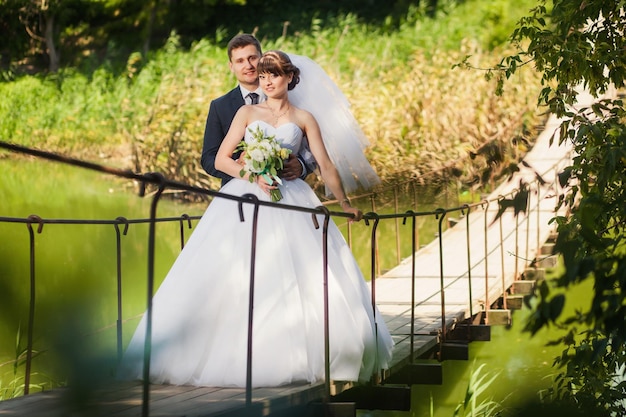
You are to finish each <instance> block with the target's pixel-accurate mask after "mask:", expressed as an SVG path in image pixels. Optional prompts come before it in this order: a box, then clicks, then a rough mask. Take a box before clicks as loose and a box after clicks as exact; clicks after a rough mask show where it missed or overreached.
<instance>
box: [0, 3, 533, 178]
mask: <svg viewBox="0 0 626 417" xmlns="http://www.w3.org/2000/svg"><path fill="white" fill-rule="evenodd" d="M532 2H533V1H532V0H525V1H524V2H519V3H516V6H515V7H512V6H506V7H505V6H504V4H506V3H507V2H504V1H501V2H498V3H497V4H499V5H501V7H499V8H498V9H497V11H494V10H493V8H492V7H491V5H492V2H490V1H472V2H462V3H456V2H441V15H439V16H438V17H437V18H436V19H429V18H425V17H424V12H423V10H421V9H420V8H418V7H415V8H411V7H409V9H410V11H409V12H407V14H406V15H405V17H404V18H403V19H402V21H401V22H400V23H399V24H398V26H396V24H395V23H394V19H395V18H392V17H390V21H389V22H388V23H386V24H385V25H383V26H377V25H374V24H370V23H366V22H364V21H363V19H362V18H361V17H360V16H358V15H356V14H346V15H344V16H337V17H329V18H325V19H322V18H316V19H313V20H312V21H311V22H310V23H309V26H307V27H306V30H305V31H298V30H296V28H294V27H293V26H288V27H287V30H286V32H285V36H280V37H278V38H276V39H273V38H271V37H270V35H269V32H267V33H265V32H263V33H261V32H259V33H257V35H258V36H259V38H260V39H261V40H262V41H263V44H264V48H265V49H274V48H280V49H284V50H286V51H288V52H293V53H297V54H302V55H308V56H310V57H312V58H313V59H315V60H316V61H317V62H319V63H320V65H322V67H323V68H324V69H326V70H327V72H328V73H329V74H330V76H331V77H332V78H333V79H334V80H335V81H336V82H337V84H338V85H339V87H340V88H341V89H342V90H343V91H344V92H345V93H346V95H347V96H348V99H349V100H350V102H351V103H352V110H353V112H354V114H355V116H356V118H357V120H359V122H360V123H361V125H362V127H363V130H364V132H365V134H366V135H367V137H368V138H370V142H371V145H372V146H371V147H370V148H369V149H368V157H369V158H370V160H371V161H372V162H373V164H374V165H375V168H376V170H377V172H378V173H379V174H380V175H381V177H383V180H384V181H393V180H395V179H415V178H422V179H424V178H426V177H428V176H430V177H431V178H434V177H437V176H443V177H447V178H451V177H454V178H459V180H460V181H461V182H463V183H465V184H468V185H471V186H480V184H481V183H490V182H491V181H493V179H494V178H496V177H498V176H500V175H505V174H506V171H505V168H506V167H508V166H511V164H513V165H514V162H515V161H517V160H518V159H519V158H520V157H521V156H523V154H524V152H525V149H523V148H525V146H522V144H524V143H526V144H528V142H530V141H531V140H532V138H533V137H534V135H535V132H536V129H537V126H538V124H539V123H540V117H539V115H538V114H537V113H536V112H535V109H534V107H535V106H534V103H532V101H531V100H528V97H532V96H534V95H535V93H536V91H538V88H539V79H538V78H537V77H536V76H535V74H534V73H532V72H530V71H527V72H525V73H523V74H522V73H520V74H519V77H518V79H517V82H516V85H515V87H514V88H511V89H510V90H509V91H508V92H507V94H505V95H503V96H496V94H495V93H494V92H493V83H492V82H489V81H486V80H485V79H484V78H483V77H481V75H480V74H472V73H469V72H465V71H458V70H455V69H453V68H452V67H453V64H454V63H456V62H458V61H459V60H460V59H461V57H463V56H464V55H466V54H467V53H469V52H472V53H475V54H478V55H480V58H477V59H476V62H481V61H486V60H488V59H495V58H494V57H496V56H500V54H501V53H503V50H502V47H501V46H500V47H496V49H495V50H493V51H492V50H490V49H489V47H488V45H487V44H489V45H492V42H491V41H489V42H487V41H485V37H487V34H488V33H489V32H490V31H492V30H494V26H492V25H485V24H484V21H485V19H488V18H487V16H493V15H494V13H496V14H497V15H498V16H499V17H498V18H497V19H496V18H491V21H493V22H496V21H497V27H498V28H500V29H499V30H505V28H508V29H509V31H510V30H512V28H513V25H514V22H515V20H516V19H517V18H518V16H519V15H520V14H521V10H522V8H524V7H529V5H530V4H532ZM524 4H525V5H526V6H524ZM502 10H507V12H503V11H502ZM396 27H398V29H396ZM459 27H462V28H463V30H459V29H458V28H459ZM216 36H218V37H219V38H220V39H228V38H229V37H230V36H227V35H226V33H219V34H217V35H216ZM112 47H113V46H112ZM107 57H108V58H111V59H107V60H105V62H104V63H103V65H101V66H98V67H95V68H91V69H90V70H89V71H84V70H81V69H71V68H66V69H62V70H61V71H59V72H58V73H57V74H51V75H47V76H45V75H37V76H25V77H20V78H18V79H16V80H15V81H14V82H11V83H3V84H0V94H2V96H3V97H6V100H3V101H2V102H0V136H1V137H2V138H3V139H5V140H8V141H11V142H15V143H18V144H23V145H27V146H35V147H39V148H43V149H47V150H53V151H58V152H62V153H71V154H73V155H75V156H79V157H86V158H88V159H96V160H98V161H99V162H103V163H108V164H114V165H116V166H121V167H124V168H130V169H132V170H134V171H137V172H149V171H157V172H161V173H163V174H165V175H166V176H167V177H168V178H171V179H174V180H179V181H182V182H186V183H190V184H192V185H198V186H203V187H210V188H217V187H218V186H219V183H218V182H217V181H214V180H213V179H212V178H209V177H208V176H207V175H206V174H205V173H204V171H203V170H202V169H201V168H200V166H199V163H198V160H199V155H200V152H201V146H202V139H201V138H202V136H203V132H204V126H205V121H206V112H207V110H208V106H209V103H210V100H211V99H213V98H215V97H218V96H219V95H221V94H223V93H224V92H226V91H228V90H230V89H231V88H232V86H233V85H234V79H233V77H232V75H231V74H230V73H229V70H228V66H227V62H226V52H225V50H224V48H223V47H222V46H220V45H219V43H215V42H212V41H211V40H209V39H208V38H207V39H202V40H200V41H198V42H195V43H193V44H192V45H190V46H189V47H186V46H185V45H184V41H183V40H182V37H181V36H180V35H178V34H177V33H172V34H171V35H170V37H169V38H168V40H167V42H166V43H165V45H164V46H163V47H162V48H161V49H159V50H157V51H154V52H151V53H149V54H147V55H146V54H143V53H141V52H134V53H132V54H130V55H129V56H128V58H127V59H126V58H123V57H124V55H123V54H120V55H119V56H118V55H116V54H115V53H112V52H108V54H107ZM490 57H491V58H490ZM120 60H122V61H121V63H120ZM90 65H91V64H90ZM361 91H365V92H366V94H361ZM33 97H38V98H36V99H34V100H33ZM468 156H471V159H468ZM451 161H452V162H451ZM429 181H433V180H432V179H429ZM313 185H314V186H320V182H319V181H318V180H313Z"/></svg>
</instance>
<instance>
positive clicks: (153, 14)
mask: <svg viewBox="0 0 626 417" xmlns="http://www.w3.org/2000/svg"><path fill="white" fill-rule="evenodd" d="M158 3H159V0H153V1H151V2H150V14H149V16H148V22H147V24H146V33H145V39H144V43H143V56H144V57H145V56H146V55H147V54H148V52H149V51H150V38H152V28H153V27H154V21H155V19H156V11H157V6H158Z"/></svg>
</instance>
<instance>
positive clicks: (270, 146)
mask: <svg viewBox="0 0 626 417" xmlns="http://www.w3.org/2000/svg"><path fill="white" fill-rule="evenodd" d="M248 131H249V132H250V133H251V134H252V140H251V141H250V142H246V141H245V140H244V141H241V143H239V145H238V146H237V148H236V149H235V152H237V151H243V154H242V158H243V168H242V169H241V171H240V172H239V175H240V176H242V177H243V176H244V175H245V174H246V173H249V174H250V176H249V179H250V182H254V181H256V179H257V177H259V176H261V177H263V178H264V179H265V181H267V183H268V184H274V183H278V184H282V183H283V182H282V180H281V179H280V177H279V176H278V171H280V170H281V169H283V166H284V165H283V164H284V162H283V161H284V160H286V159H287V158H288V157H289V154H290V153H291V150H290V149H286V148H281V147H280V143H278V141H277V140H276V137H275V136H274V135H272V136H267V135H266V134H265V133H264V132H263V130H261V128H260V127H259V126H257V127H256V129H254V130H253V129H251V128H248ZM270 197H271V199H272V201H273V202H277V201H280V199H281V198H283V195H282V193H281V192H280V190H279V189H278V188H276V189H274V190H271V191H270Z"/></svg>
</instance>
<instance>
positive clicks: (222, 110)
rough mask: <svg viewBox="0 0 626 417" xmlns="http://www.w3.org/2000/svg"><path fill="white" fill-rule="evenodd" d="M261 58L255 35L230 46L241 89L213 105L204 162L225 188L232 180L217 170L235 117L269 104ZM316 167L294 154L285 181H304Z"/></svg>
mask: <svg viewBox="0 0 626 417" xmlns="http://www.w3.org/2000/svg"><path fill="white" fill-rule="evenodd" d="M261 55H262V52H261V44H260V43H259V41H258V40H257V39H256V38H255V37H254V36H253V35H250V34H247V33H243V34H239V35H236V36H235V37H234V38H232V39H231V40H230V42H228V67H229V68H230V70H231V71H232V73H233V74H234V75H235V77H236V78H237V81H238V83H239V85H238V86H237V87H235V88H234V89H232V90H231V91H230V92H228V93H226V94H224V95H223V96H221V97H219V98H216V99H215V100H213V101H211V105H210V107H209V114H208V116H207V120H206V127H205V130H204V145H203V148H202V158H201V163H202V167H203V168H204V170H205V171H206V172H207V173H208V174H210V175H212V176H214V177H217V178H221V179H222V186H223V185H224V184H226V183H227V182H228V181H230V180H231V179H232V177H231V176H229V175H226V174H224V173H223V172H221V171H218V170H216V169H215V156H216V155H217V150H218V149H219V147H220V144H221V143H222V141H223V140H224V137H225V136H226V133H227V132H228V129H229V128H230V124H231V123H232V121H233V117H235V113H236V112H237V110H239V108H240V107H241V106H243V105H244V104H256V103H259V102H262V101H264V100H265V96H264V94H263V91H262V90H261V87H260V86H259V78H258V74H257V72H256V67H257V64H258V63H259V59H260V58H261ZM309 154H310V152H309ZM314 164H315V162H314V160H313V158H312V156H311V157H310V158H308V157H307V158H306V159H305V157H303V156H301V155H298V156H297V157H296V156H295V155H293V154H292V155H290V156H289V159H288V160H287V162H285V165H284V168H283V170H282V173H281V178H283V179H285V180H294V179H296V178H302V179H304V178H306V176H307V175H308V174H310V173H311V172H312V171H313V170H314V169H315V165H314Z"/></svg>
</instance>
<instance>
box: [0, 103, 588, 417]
mask: <svg viewBox="0 0 626 417" xmlns="http://www.w3.org/2000/svg"><path fill="white" fill-rule="evenodd" d="M581 104H583V105H584V104H585V103H584V102H583V103H581ZM559 125H560V121H559V120H556V119H555V118H553V117H552V118H550V119H549V120H548V122H547V124H546V126H545V130H544V131H543V133H542V134H541V135H540V136H539V137H538V139H537V141H536V143H535V144H534V146H533V148H532V149H531V151H530V152H529V153H528V154H527V155H526V157H525V159H524V161H525V163H524V164H523V165H521V166H520V169H519V171H517V172H516V173H515V174H514V175H513V176H512V178H511V179H510V180H509V181H506V182H505V183H503V184H501V185H500V186H499V187H498V188H497V189H495V190H494V191H493V193H491V194H490V195H489V196H486V197H485V198H484V199H483V200H482V201H480V202H477V203H473V204H464V205H462V206H460V207H452V208H441V209H437V210H433V211H428V212H418V211H413V210H409V211H407V212H405V213H394V214H390V215H379V214H375V213H370V214H368V215H366V221H367V222H370V223H372V226H373V228H372V252H373V253H372V259H373V261H372V262H373V263H375V260H374V259H375V252H376V250H377V247H376V229H377V226H378V224H379V223H380V222H386V221H394V222H398V221H402V222H403V223H404V224H405V226H406V225H407V224H408V227H412V228H413V236H415V235H416V233H417V232H416V228H417V226H416V224H417V221H418V220H419V219H420V218H422V217H435V219H436V220H437V222H438V233H437V237H436V239H435V240H433V241H432V242H431V243H429V244H428V245H426V246H425V247H422V248H420V247H419V244H418V243H416V239H413V243H412V248H411V249H412V250H411V253H412V255H411V256H409V257H407V258H405V259H403V260H401V262H400V263H399V264H398V265H397V266H396V267H394V268H392V269H390V270H388V271H385V272H378V271H377V269H376V268H375V265H373V267H372V273H371V277H370V278H371V280H370V288H371V293H372V303H373V304H375V305H376V306H377V307H378V309H379V311H380V314H381V315H382V317H383V319H384V320H385V322H386V324H387V326H388V328H389V329H390V331H391V333H392V336H393V338H394V342H395V346H394V352H393V355H394V356H393V362H392V364H391V366H390V369H388V370H384V371H383V370H380V372H379V374H378V375H376V377H375V378H373V380H372V381H371V383H369V384H355V383H350V382H342V381H332V380H330V379H329V378H326V380H325V381H322V382H320V383H316V384H298V385H289V386H282V387H276V388H254V389H253V388H251V384H250V383H248V385H247V386H246V387H245V388H222V387H194V386H171V385H152V384H148V383H146V382H119V381H109V382H108V383H107V384H105V385H102V386H99V387H98V388H97V390H96V391H95V395H91V396H89V398H88V401H81V402H79V403H75V402H72V401H70V399H71V398H72V396H73V395H75V394H76V388H77V387H67V388H58V389H53V390H50V391H44V392H37V393H28V378H29V377H30V376H29V375H28V372H30V363H29V361H32V354H31V355H30V356H27V358H26V361H27V364H26V368H27V371H26V372H27V375H26V378H25V379H26V384H25V385H26V387H27V388H26V393H27V394H28V395H24V396H22V397H19V398H15V399H11V400H5V401H2V402H0V417H17V416H29V417H52V416H69V415H72V416H82V415H85V416H87V415H88V416H99V415H101V416H115V417H130V416H145V417H147V416H163V417H165V416H172V417H173V416H187V417H190V416H198V417H200V416H204V417H209V416H288V415H310V416H318V415H320V416H321V415H332V416H355V415H356V410H357V409H384V410H409V409H410V402H411V396H410V387H411V385H415V384H442V383H444V381H443V377H442V368H441V362H442V361H445V360H466V359H469V358H468V344H469V343H472V342H474V341H487V340H489V338H490V326H493V325H503V324H504V325H506V324H509V323H510V319H511V318H510V317H511V316H510V311H511V310H512V309H516V308H520V307H521V303H522V300H523V297H524V296H526V295H528V294H529V293H530V292H531V291H532V289H533V287H534V285H535V282H536V280H538V279H542V277H543V274H544V271H545V268H546V267H551V266H554V264H555V258H554V256H553V255H552V252H551V245H550V242H551V239H552V238H553V237H554V233H555V230H554V227H553V226H552V225H550V224H549V223H550V219H552V218H554V217H555V216H557V215H567V213H565V212H563V209H562V208H558V207H559V204H558V201H559V197H560V196H561V195H562V194H563V193H564V192H565V190H563V189H561V188H560V185H559V182H558V173H559V172H560V171H561V170H562V169H563V168H565V167H566V166H568V165H570V163H571V158H572V155H571V152H572V150H571V147H570V146H568V145H567V144H563V145H558V138H556V139H555V136H554V135H555V134H557V131H558V127H559ZM552 142H554V143H552ZM0 147H4V148H7V149H9V150H13V151H16V150H17V151H26V152H31V153H32V154H34V155H35V156H45V157H49V155H39V152H38V151H32V150H31V151H27V150H24V149H16V147H15V146H14V145H8V144H5V143H2V142H0ZM58 158H59V159H60V160H61V162H67V161H64V160H63V159H64V158H60V157H58ZM74 162H75V161H74ZM79 165H82V166H83V167H85V168H90V169H99V170H102V169H103V168H102V167H100V166H96V165H93V164H89V163H84V162H83V163H80V164H79ZM104 171H109V173H112V174H116V175H118V176H122V177H126V178H129V179H133V180H136V181H141V182H148V183H149V182H153V183H155V184H157V186H159V187H160V189H162V188H163V187H164V186H170V187H173V188H178V189H189V190H191V191H197V190H195V189H193V187H189V186H185V185H184V184H177V183H168V182H167V181H166V180H164V179H163V178H162V177H158V176H157V177H150V176H148V177H146V176H139V175H136V174H132V173H129V172H119V171H115V170H110V169H109V170H107V169H104ZM520 184H525V185H524V187H521V186H520ZM203 192H206V193H208V194H211V195H213V196H214V197H222V196H220V195H219V194H217V193H214V192H211V191H207V190H204V191H203ZM520 193H525V197H526V198H525V200H524V202H525V203H524V207H523V210H521V211H520V213H519V214H518V215H514V213H513V212H512V210H508V211H504V212H501V211H500V207H501V206H502V204H501V203H502V202H503V201H505V200H506V201H512V200H513V199H515V198H516V196H519V195H520ZM158 194H159V193H157V197H155V203H154V204H153V206H156V200H157V199H158ZM255 204H263V203H262V202H256V203H255ZM557 208H558V209H557ZM302 210H304V211H311V212H312V213H318V214H319V213H320V211H319V209H315V210H313V209H302ZM322 214H324V215H329V212H328V211H324V212H322ZM154 215H155V210H152V212H151V216H152V217H151V220H152V221H151V229H150V239H151V241H153V239H154V227H153V226H154V224H155V222H156V218H155V217H154ZM0 221H12V222H26V223H28V225H29V228H30V230H31V235H32V234H33V233H34V232H33V228H32V226H36V225H38V224H39V227H42V225H43V224H44V223H45V220H42V219H33V218H29V219H14V218H1V217H0ZM446 226H448V227H446ZM148 256H149V257H150V256H153V253H149V254H148ZM151 273H153V271H152V272H151ZM31 279H32V277H31ZM153 280H154V277H153V276H149V277H148V281H149V282H153ZM32 291H34V289H32V288H31V293H32ZM31 303H34V297H33V298H31ZM30 310H31V313H32V312H33V311H34V304H33V305H31V307H30ZM32 321H33V317H32V315H31V317H30V321H29V325H30V328H29V329H28V331H29V332H32ZM320 337H323V335H320ZM31 338H32V333H29V349H32V340H31ZM326 339H327V335H326ZM326 343H332V340H331V341H329V340H326ZM121 348H122V347H121V345H119V344H118V349H121ZM31 353H32V352H31ZM242 360H251V358H247V359H246V358H242Z"/></svg>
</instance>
